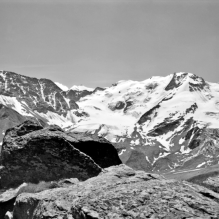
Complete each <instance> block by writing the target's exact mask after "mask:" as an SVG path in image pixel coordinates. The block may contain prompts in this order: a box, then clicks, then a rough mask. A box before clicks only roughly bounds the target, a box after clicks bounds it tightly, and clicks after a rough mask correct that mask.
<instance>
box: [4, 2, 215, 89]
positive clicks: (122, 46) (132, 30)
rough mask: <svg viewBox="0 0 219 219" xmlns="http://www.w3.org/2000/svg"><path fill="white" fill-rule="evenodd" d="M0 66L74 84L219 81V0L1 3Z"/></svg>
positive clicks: (92, 85)
mask: <svg viewBox="0 0 219 219" xmlns="http://www.w3.org/2000/svg"><path fill="white" fill-rule="evenodd" d="M0 69H4V70H8V71H9V70H10V71H14V72H16V73H19V74H24V75H27V76H30V77H38V78H49V79H51V80H53V81H58V82H60V83H63V84H65V85H67V86H69V87H70V86H72V85H74V84H77V85H80V84H83V85H86V86H90V87H95V86H109V85H111V84H112V83H114V82H116V81H118V80H122V79H124V80H127V79H132V80H144V79H147V78H149V77H151V76H153V75H160V76H164V75H168V74H171V73H173V72H179V71H186V72H192V73H195V74H197V75H200V76H202V77H203V78H205V79H206V80H208V81H213V82H219V0H215V1H214V0H206V1H205V0H151V1H150V0H142V1H140V0H93V1H92V0H78V1H76V0H60V1H58V0H23V1H22V0H5V1H4V0H0Z"/></svg>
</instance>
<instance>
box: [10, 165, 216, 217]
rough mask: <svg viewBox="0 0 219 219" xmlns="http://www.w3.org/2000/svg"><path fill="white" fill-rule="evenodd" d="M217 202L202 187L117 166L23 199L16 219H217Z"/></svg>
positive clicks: (20, 198) (16, 206)
mask: <svg viewBox="0 0 219 219" xmlns="http://www.w3.org/2000/svg"><path fill="white" fill-rule="evenodd" d="M218 202H219V195H218V194H216V193H214V192H212V191H210V190H208V189H205V188H203V187H201V186H198V185H193V184H190V183H188V182H186V183H184V182H179V181H175V180H166V179H164V178H162V177H161V176H159V175H155V174H148V173H145V172H143V171H134V170H133V169H131V168H129V167H127V166H125V165H120V166H117V167H110V168H107V169H104V171H103V172H102V173H101V174H99V175H98V176H97V177H93V178H90V179H88V180H86V181H84V182H80V183H79V184H77V185H73V186H71V187H68V188H58V189H53V190H47V191H44V192H41V193H37V194H27V193H26V194H21V195H19V196H18V198H17V200H16V202H15V207H14V218H15V219H32V218H34V219H41V218H53V219H58V218H66V219H67V218H68V219H70V218H71V219H72V218H77V219H94V218H95V219H102V218H129V219H131V218H133V219H136V218H138V219H144V218H158V219H159V218H166V219H183V218H197V219H198V218H205V219H210V218H211V219H213V218H215V219H216V218H218V217H219V204H218Z"/></svg>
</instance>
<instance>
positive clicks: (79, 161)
mask: <svg viewBox="0 0 219 219" xmlns="http://www.w3.org/2000/svg"><path fill="white" fill-rule="evenodd" d="M119 164H121V161H120V159H119V157H118V154H117V151H116V149H115V148H114V146H113V145H112V144H111V143H109V142H108V141H107V140H105V139H103V138H100V137H97V136H92V135H86V134H77V133H65V132H64V131H63V130H62V129H61V128H60V127H59V126H57V125H51V126H47V127H45V128H43V127H42V126H41V125H39V124H37V123H34V122H32V121H25V122H24V123H22V124H21V125H18V126H16V127H14V128H11V129H8V130H7V131H6V134H5V137H4V141H3V145H2V154H1V165H2V167H1V168H0V176H1V179H0V188H3V187H10V186H18V185H20V184H21V183H23V182H33V183H37V182H39V181H42V180H43V181H53V180H60V179H64V178H78V179H79V180H86V179H88V178H90V177H93V176H96V175H97V174H98V173H100V172H101V168H105V167H109V166H112V165H119Z"/></svg>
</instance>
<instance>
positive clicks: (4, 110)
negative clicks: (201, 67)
mask: <svg viewBox="0 0 219 219" xmlns="http://www.w3.org/2000/svg"><path fill="white" fill-rule="evenodd" d="M72 83H74V81H72ZM27 119H31V120H34V121H37V122H38V123H40V124H41V125H43V126H46V125H48V124H56V125H59V126H60V127H62V128H63V129H65V130H67V131H71V132H88V133H92V134H95V135H99V136H103V137H104V138H106V139H107V140H109V141H111V142H112V143H113V144H114V146H115V147H116V148H117V151H118V153H119V156H120V159H121V160H122V161H123V163H125V164H127V165H129V166H131V167H133V168H135V169H141V170H146V171H155V172H170V171H173V172H174V171H176V170H182V169H183V170H185V169H197V168H202V167H206V166H211V165H215V164H218V160H219V159H218V156H219V144H218V142H219V84H218V83H210V82H206V81H205V80H204V79H203V78H201V77H198V76H197V75H194V74H192V73H185V72H180V73H174V74H170V75H168V76H166V77H152V78H149V79H147V80H145V81H141V82H139V81H131V80H128V81H119V82H118V83H115V84H113V85H112V86H111V87H108V88H101V87H97V88H95V89H91V88H86V87H84V86H73V87H72V88H71V89H68V88H67V87H66V86H64V85H62V84H60V83H58V82H56V83H55V82H53V81H51V80H49V79H37V78H31V77H27V76H23V75H19V74H16V73H13V72H9V71H0V142H1V141H2V139H3V136H4V133H5V130H6V129H8V128H10V127H12V126H14V125H17V124H20V123H21V122H23V121H25V120H27Z"/></svg>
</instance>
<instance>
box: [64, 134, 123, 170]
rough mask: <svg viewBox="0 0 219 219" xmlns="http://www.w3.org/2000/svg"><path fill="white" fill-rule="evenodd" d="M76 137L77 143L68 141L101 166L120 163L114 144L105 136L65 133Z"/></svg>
mask: <svg viewBox="0 0 219 219" xmlns="http://www.w3.org/2000/svg"><path fill="white" fill-rule="evenodd" d="M67 134H68V135H69V136H71V137H73V138H74V139H77V141H78V142H77V143H74V142H72V141H70V143H72V144H73V145H74V147H75V148H77V149H78V150H80V151H81V152H83V153H85V154H87V155H88V156H90V157H91V158H92V159H93V160H94V161H95V163H97V164H98V165H99V166H101V167H102V168H106V167H110V166H113V165H119V164H121V163H122V162H121V160H120V159H119V156H118V154H117V150H116V149H115V148H114V146H113V145H112V144H111V143H110V142H109V141H107V140H106V139H105V138H102V137H98V136H96V135H92V134H84V133H72V132H71V133H67Z"/></svg>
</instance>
